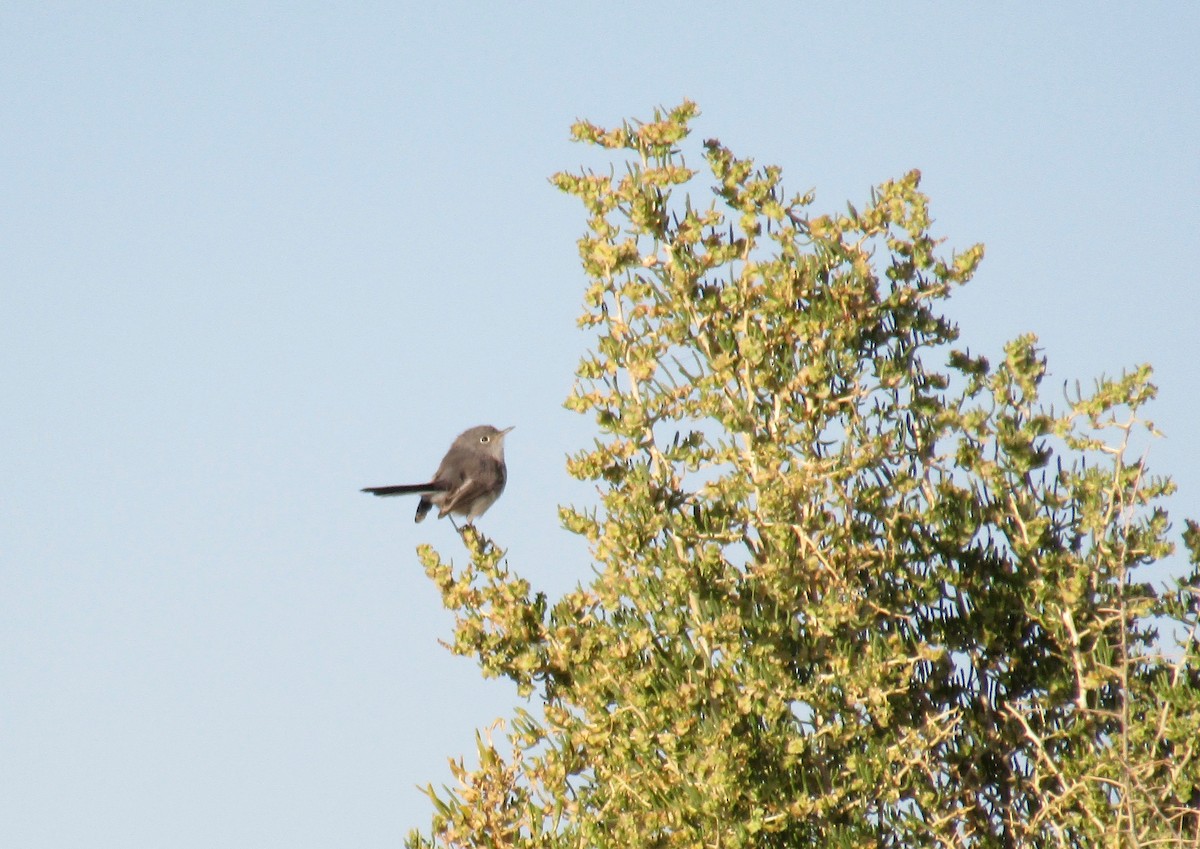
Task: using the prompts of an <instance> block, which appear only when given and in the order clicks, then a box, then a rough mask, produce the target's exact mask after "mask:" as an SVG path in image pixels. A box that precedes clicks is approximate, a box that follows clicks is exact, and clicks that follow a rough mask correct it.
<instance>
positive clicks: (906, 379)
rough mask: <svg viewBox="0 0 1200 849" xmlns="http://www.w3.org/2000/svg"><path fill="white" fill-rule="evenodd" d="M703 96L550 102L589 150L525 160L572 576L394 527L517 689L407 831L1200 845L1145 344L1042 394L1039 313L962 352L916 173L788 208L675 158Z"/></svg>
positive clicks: (1185, 637) (1188, 671)
mask: <svg viewBox="0 0 1200 849" xmlns="http://www.w3.org/2000/svg"><path fill="white" fill-rule="evenodd" d="M696 114H697V112H696V109H695V107H694V105H692V104H690V103H684V104H682V105H681V106H679V107H678V108H676V109H674V110H671V111H669V112H665V113H656V115H655V117H654V119H653V120H652V121H650V122H648V123H635V124H626V125H623V126H621V127H618V128H616V129H611V130H608V129H602V128H600V127H597V126H594V125H592V124H589V123H586V122H581V123H579V124H577V125H576V126H575V127H574V135H575V137H576V138H577V139H578V140H580V141H582V142H586V143H588V144H591V145H596V146H599V147H601V148H603V149H605V150H606V151H608V152H609V153H608V154H607V155H608V156H610V157H614V160H613V161H615V162H616V163H617V165H616V167H614V168H612V169H605V171H603V172H600V173H595V172H591V171H585V172H583V173H579V174H568V173H564V174H559V175H557V176H556V177H555V180H554V181H555V184H556V185H557V186H558V187H559V188H560V189H562V190H563V191H565V192H567V193H569V194H571V195H574V196H575V197H577V198H578V199H579V200H580V201H581V202H582V203H583V205H584V207H585V208H586V210H587V215H588V227H589V231H588V233H587V235H586V236H584V237H583V238H582V239H581V241H580V244H579V247H580V255H581V257H582V262H583V268H584V271H585V272H586V275H587V277H588V280H589V286H588V289H587V292H586V296H585V303H586V310H585V312H584V315H583V317H582V319H581V323H582V324H583V325H584V326H585V327H587V328H590V329H591V330H592V332H593V333H594V334H595V339H596V344H595V348H594V350H593V351H592V352H590V353H589V354H588V355H587V356H586V357H585V358H584V359H583V361H582V362H581V364H580V366H579V370H578V375H579V382H578V384H577V387H576V389H575V392H574V394H573V396H572V397H571V398H570V400H569V402H568V404H569V406H570V407H571V408H573V409H576V410H579V411H580V412H586V413H590V414H593V415H594V416H595V419H596V421H597V423H598V425H599V431H600V437H599V438H598V439H597V441H596V443H595V445H594V447H592V448H591V449H588V450H584V451H581V452H580V453H578V454H577V455H576V456H574V457H573V458H572V459H571V461H570V464H569V465H570V471H571V473H572V474H573V475H575V476H576V477H579V478H582V479H587V480H593V481H596V482H597V484H598V487H599V491H600V496H601V507H600V508H599V509H597V510H581V509H570V508H568V509H564V510H563V520H564V523H565V525H566V527H567V528H569V529H570V530H571V531H573V532H575V533H577V534H580V535H582V536H583V537H585V538H586V539H587V541H588V543H589V545H590V548H591V551H592V554H593V558H594V561H595V565H596V576H595V579H594V580H593V581H591V582H590V583H589V584H587V585H586V586H580V587H579V588H578V589H577V590H576V591H574V592H572V593H570V594H568V595H566V596H564V597H563V598H561V599H558V600H556V601H553V602H549V601H547V600H546V599H545V598H544V597H543V596H541V595H538V594H533V593H531V590H530V587H529V585H528V583H527V582H526V581H524V580H523V579H521V578H519V577H517V576H515V575H514V574H513V573H512V572H510V571H509V568H508V565H507V564H506V563H505V562H504V560H503V558H502V554H501V552H500V551H499V550H498V549H497V548H496V547H495V546H494V545H493V544H492V543H491V542H489V541H487V540H484V539H482V538H481V537H479V536H478V535H477V534H476V533H475V532H474V531H473V530H468V531H467V533H466V535H465V537H464V538H465V539H466V541H467V544H468V548H469V551H470V554H471V558H470V563H468V564H467V565H465V566H463V567H460V568H458V569H455V568H452V566H451V564H449V563H447V562H444V561H443V560H442V559H441V558H440V557H438V556H437V555H436V554H435V553H434V552H433V551H432V550H430V549H428V548H425V549H422V552H421V556H422V559H423V562H424V563H425V565H426V568H427V570H428V572H429V574H430V576H431V577H432V578H433V579H434V580H436V581H437V582H438V584H439V586H440V588H441V590H442V592H443V595H444V600H445V603H446V605H447V606H448V607H449V608H451V609H452V610H454V611H455V612H456V621H457V624H456V633H455V642H454V649H455V651H457V652H460V653H463V654H470V655H474V656H475V657H477V658H478V661H479V663H480V664H481V666H482V668H483V670H484V671H485V672H486V673H487V674H491V675H502V676H507V677H508V678H511V679H512V680H513V681H515V682H516V684H517V686H518V687H519V689H520V692H521V693H522V694H523V695H525V696H527V697H529V698H530V699H531V705H532V706H531V708H530V710H529V711H525V710H518V711H517V712H516V714H515V715H514V717H512V718H511V719H510V720H509V721H508V722H507V723H504V724H503V725H502V726H501V727H500V730H499V731H498V733H497V736H499V737H500V739H498V740H496V739H492V737H490V736H488V735H483V736H481V738H480V740H479V745H478V750H479V763H478V765H477V766H472V767H467V766H466V765H465V764H464V763H463V762H458V763H456V764H455V765H454V770H455V775H456V778H457V780H458V782H459V785H458V786H457V787H454V788H447V789H446V790H444V791H442V792H435V791H434V790H432V789H431V790H430V794H431V796H432V797H433V799H434V802H435V805H436V814H435V817H434V822H433V825H432V829H431V831H430V832H429V834H428V835H419V834H416V833H414V834H413V835H412V836H411V837H410V841H409V843H410V846H413V847H425V846H447V847H449V846H464V847H465V846H470V847H474V846H480V847H483V846H489V847H494V846H514V847H515V846H522V847H523V846H545V847H601V846H604V847H607V846H630V847H633V846H637V847H694V846H695V847H698V846H714V847H718V846H719V847H743V846H744V847H776V846H777V847H785V846H788V847H791V846H794V847H801V846H804V847H808V846H872V847H874V846H897V847H900V846H939V845H941V846H980V847H983V846H989V847H990V846H996V847H1007V846H1079V847H1083V846H1088V847H1090V846H1129V847H1132V846H1150V845H1193V846H1195V845H1200V825H1198V823H1197V812H1196V808H1197V805H1198V803H1200V656H1198V655H1200V652H1198V649H1197V605H1198V602H1200V598H1198V595H1197V591H1196V587H1197V585H1198V584H1197V574H1196V568H1197V565H1198V564H1200V528H1197V526H1196V525H1194V524H1191V523H1189V525H1188V528H1187V530H1186V531H1185V533H1184V535H1183V536H1184V541H1185V542H1186V543H1187V547H1188V549H1189V550H1190V554H1191V556H1190V564H1191V566H1190V569H1191V571H1192V574H1190V575H1188V576H1187V577H1186V578H1185V579H1183V580H1180V581H1178V582H1177V583H1175V584H1173V585H1172V586H1170V587H1158V588H1154V587H1151V586H1150V585H1148V584H1147V583H1146V582H1145V580H1144V579H1143V578H1142V577H1141V575H1140V573H1141V571H1142V570H1143V569H1144V567H1145V566H1146V565H1147V564H1150V563H1154V562H1156V561H1161V560H1162V559H1163V558H1165V557H1167V556H1168V555H1170V554H1171V553H1172V551H1173V546H1172V543H1171V542H1170V541H1169V533H1170V528H1169V525H1168V519H1167V516H1166V513H1165V512H1164V510H1163V509H1162V507H1161V504H1160V502H1161V500H1162V499H1163V497H1164V496H1166V495H1168V494H1169V493H1170V492H1171V489H1172V485H1171V483H1170V481H1169V480H1168V479H1166V478H1162V477H1156V476H1155V475H1153V474H1151V473H1150V471H1149V470H1148V468H1147V466H1146V464H1145V463H1144V462H1143V461H1141V460H1138V459H1130V455H1131V451H1130V448H1131V439H1132V440H1134V444H1135V445H1136V444H1137V440H1139V439H1141V438H1142V437H1143V436H1144V435H1146V434H1147V433H1152V432H1153V428H1152V426H1150V425H1149V423H1148V422H1145V421H1144V419H1143V418H1142V409H1143V406H1144V405H1145V403H1146V402H1147V401H1149V400H1150V399H1151V398H1152V397H1153V395H1154V387H1153V386H1152V384H1151V383H1150V382H1149V369H1148V368H1145V367H1143V368H1139V369H1137V370H1135V371H1133V372H1131V373H1129V374H1126V375H1124V376H1122V377H1120V378H1117V379H1112V380H1100V381H1098V382H1097V383H1096V385H1095V387H1094V389H1093V390H1092V391H1091V392H1088V393H1080V394H1078V395H1076V396H1074V397H1069V398H1065V399H1062V401H1061V405H1062V407H1063V409H1062V410H1056V409H1055V408H1054V406H1053V405H1051V404H1049V403H1048V402H1046V401H1045V400H1044V399H1043V392H1042V380H1043V377H1044V375H1045V362H1044V360H1043V358H1042V356H1041V354H1040V352H1039V350H1038V348H1037V347H1036V341H1035V340H1034V339H1033V338H1032V337H1022V338H1019V339H1016V340H1014V341H1013V342H1011V343H1010V344H1009V345H1008V346H1007V348H1006V349H1005V351H1004V356H1003V359H1000V360H999V361H998V363H997V364H995V365H991V364H989V362H988V361H987V359H985V358H984V357H982V356H976V355H972V354H971V353H969V352H968V351H966V350H965V349H960V348H955V347H954V345H955V343H956V341H957V337H958V331H957V328H956V327H955V326H954V325H953V324H952V323H951V322H949V321H948V320H947V319H946V318H945V316H944V315H943V314H942V313H941V312H940V311H939V309H940V306H941V302H942V301H943V300H944V299H946V298H947V297H948V296H949V295H950V293H951V291H952V290H953V289H954V287H956V286H960V285H963V284H965V283H967V282H968V281H969V280H970V278H971V276H972V274H973V272H974V271H975V269H976V267H977V266H978V264H979V262H980V261H981V259H982V257H983V249H982V247H980V246H975V247H971V248H969V249H967V250H965V251H963V252H961V253H958V254H949V255H947V254H945V253H944V252H942V250H941V248H940V245H939V242H938V240H936V239H935V238H934V237H933V236H932V235H931V234H930V232H929V228H930V218H929V211H928V203H927V199H926V197H925V196H924V195H923V194H921V192H920V191H919V189H918V183H919V177H920V175H919V174H918V173H917V172H912V173H910V174H907V175H905V176H904V177H902V178H900V179H898V180H895V181H892V182H887V183H884V184H883V185H881V186H879V187H878V188H877V189H876V190H875V191H874V192H873V194H872V196H871V198H870V201H869V203H867V204H866V205H865V206H863V208H861V209H855V208H853V207H851V208H849V209H848V210H847V211H846V212H844V213H841V214H814V213H812V212H811V211H810V208H811V206H812V205H813V197H812V196H811V195H800V196H787V195H785V193H784V190H783V188H782V184H781V172H780V169H778V168H776V167H756V166H755V164H754V163H753V162H751V161H750V160H747V159H740V158H738V157H737V156H735V155H734V154H733V153H732V152H731V151H730V150H728V149H726V148H725V147H723V146H722V145H721V144H720V143H718V142H716V141H708V142H705V143H704V144H703V159H704V162H705V164H706V167H707V172H708V173H706V174H700V173H698V172H697V171H696V170H694V169H693V168H691V167H689V166H688V165H687V164H685V160H684V155H683V150H684V148H685V147H686V146H687V144H688V141H689V140H688V132H689V124H690V122H691V121H692V120H693V119H694V117H695V116H696ZM697 147H698V146H697ZM714 183H715V187H713V189H712V194H711V195H710V194H709V190H708V188H707V187H709V186H713V184H714ZM698 186H699V188H698ZM685 187H686V189H685ZM685 191H686V192H688V194H685V193H684V192H685ZM698 198H703V200H702V201H701V200H698ZM1177 571H1178V570H1177Z"/></svg>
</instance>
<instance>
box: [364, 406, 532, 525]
mask: <svg viewBox="0 0 1200 849" xmlns="http://www.w3.org/2000/svg"><path fill="white" fill-rule="evenodd" d="M510 430H512V428H511V427H506V428H505V429H504V430H497V429H496V428H494V427H492V426H491V425H479V427H473V428H471V429H470V430H466V431H463V432H462V433H460V434H459V435H458V438H457V439H455V440H454V444H453V445H451V446H450V450H449V451H447V452H446V456H445V457H443V458H442V464H441V465H440V466H438V470H437V472H435V473H434V475H433V480H431V481H430V482H429V483H404V484H397V485H396V486H369V487H366V488H365V489H364V490H363V492H369V493H371V494H372V495H379V496H389V495H420V496H421V500H420V501H419V502H417V518H416V521H418V522H419V521H421V520H422V519H424V518H425V514H426V513H428V512H429V511H430V510H432V509H433V507H434V506H435V505H436V506H437V508H438V518H439V519H440V518H442V517H443V516H450V514H452V513H457V514H458V515H460V516H466V517H467V523H468V524H470V523H472V522H474V521H475V520H476V519H478V518H479V517H480V516H482V515H483V514H484V513H485V512H486V511H487V509H488V508H489V507H491V506H492V504H493V503H495V501H496V499H497V498H499V497H500V493H502V492H504V484H505V483H506V482H507V480H508V469H507V468H506V467H505V465H504V436H505V434H507V433H508V432H509V431H510ZM450 524H452V525H454V527H455V529H457V528H458V525H456V524H454V517H453V516H450Z"/></svg>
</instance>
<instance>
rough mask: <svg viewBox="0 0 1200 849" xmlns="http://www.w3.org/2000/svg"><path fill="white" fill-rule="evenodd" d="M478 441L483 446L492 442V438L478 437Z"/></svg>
mask: <svg viewBox="0 0 1200 849" xmlns="http://www.w3.org/2000/svg"><path fill="white" fill-rule="evenodd" d="M479 441H480V442H482V443H484V444H487V443H488V442H491V441H492V438H491V437H490V436H481V437H479Z"/></svg>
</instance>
